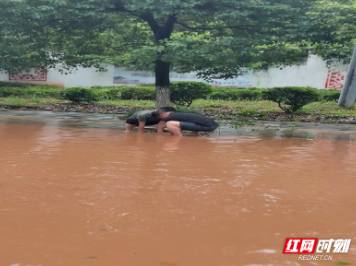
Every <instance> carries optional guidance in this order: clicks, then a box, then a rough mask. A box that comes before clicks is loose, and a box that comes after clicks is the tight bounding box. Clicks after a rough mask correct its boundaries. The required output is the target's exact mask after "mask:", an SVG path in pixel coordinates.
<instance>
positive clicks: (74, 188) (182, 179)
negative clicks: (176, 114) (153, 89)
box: [0, 123, 356, 266]
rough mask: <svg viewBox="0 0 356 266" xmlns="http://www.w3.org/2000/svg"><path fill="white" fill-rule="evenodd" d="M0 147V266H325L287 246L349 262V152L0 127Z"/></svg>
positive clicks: (352, 158)
mask: <svg viewBox="0 0 356 266" xmlns="http://www.w3.org/2000/svg"><path fill="white" fill-rule="evenodd" d="M0 143H1V156H0V218H1V219H0V235H1V240H0V250H2V256H1V258H0V265H4V266H10V265H11V266H14V265H16V266H25V265H31V266H39V265H41V266H47V265H48V266H57V265H58V266H63V265H71V266H82V265H95V266H96V265H98V266H103V265H105V266H114V265H115V266H116V265H128V266H131V265H132V266H136V265H137V266H141V265H149V266H151V265H152V266H154V265H182V266H185V265H186V266H235V265H236V266H241V265H250V266H251V265H274V266H276V265H331V262H323V261H313V262H312V261H299V260H298V255H284V254H282V248H283V246H284V241H285V239H286V238H287V237H315V238H326V239H329V238H334V239H336V238H351V239H352V240H351V246H350V249H349V252H348V253H347V254H335V255H334V256H333V259H334V261H348V262H353V261H354V259H355V256H356V244H355V243H356V215H355V213H354V206H355V204H356V198H355V185H356V180H355V162H356V142H352V141H330V140H305V139H273V138H255V137H235V136H230V137H229V136H224V137H220V138H218V137H216V138H215V137H214V138H195V137H184V138H173V137H170V136H166V135H164V136H159V135H156V134H154V133H151V134H142V135H138V134H124V133H122V132H121V131H119V130H110V129H93V128H91V129H90V128H82V129H81V128H68V127H65V128H64V127H56V126H44V125H39V124H37V125H34V124H32V125H31V124H28V125H20V124H7V123H0Z"/></svg>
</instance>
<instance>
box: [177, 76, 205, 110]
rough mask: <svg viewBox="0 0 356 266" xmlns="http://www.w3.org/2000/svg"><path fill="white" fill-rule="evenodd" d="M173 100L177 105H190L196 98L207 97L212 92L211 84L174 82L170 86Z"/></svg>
mask: <svg viewBox="0 0 356 266" xmlns="http://www.w3.org/2000/svg"><path fill="white" fill-rule="evenodd" d="M170 89H171V101H172V102H173V103H174V104H175V105H177V106H185V107H187V108H188V107H189V106H190V105H191V104H192V103H193V101H194V100H196V99H203V98H206V97H207V96H208V95H209V94H210V93H211V92H212V87H211V85H208V84H205V83H203V82H194V81H192V82H184V81H182V82H173V83H171V86H170Z"/></svg>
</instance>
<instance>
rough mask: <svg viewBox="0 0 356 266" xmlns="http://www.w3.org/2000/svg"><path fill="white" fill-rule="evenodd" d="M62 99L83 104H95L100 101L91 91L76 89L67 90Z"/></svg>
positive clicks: (64, 91) (63, 92)
mask: <svg viewBox="0 0 356 266" xmlns="http://www.w3.org/2000/svg"><path fill="white" fill-rule="evenodd" d="M62 97H63V99H65V100H69V101H71V102H74V103H82V102H87V103H91V102H95V101H97V100H98V98H97V96H96V94H95V92H94V91H92V90H91V89H86V88H81V87H74V88H70V89H65V90H63V91H62Z"/></svg>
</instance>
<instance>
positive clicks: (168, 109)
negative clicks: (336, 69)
mask: <svg viewBox="0 0 356 266" xmlns="http://www.w3.org/2000/svg"><path fill="white" fill-rule="evenodd" d="M158 111H163V112H175V111H176V109H175V108H173V107H170V106H166V107H161V108H159V110H158Z"/></svg>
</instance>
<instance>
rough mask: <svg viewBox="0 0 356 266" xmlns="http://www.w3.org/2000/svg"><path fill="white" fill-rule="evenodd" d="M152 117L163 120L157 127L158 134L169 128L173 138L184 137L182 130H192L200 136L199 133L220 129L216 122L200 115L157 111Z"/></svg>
mask: <svg viewBox="0 0 356 266" xmlns="http://www.w3.org/2000/svg"><path fill="white" fill-rule="evenodd" d="M152 116H153V117H154V118H159V119H160V120H161V121H160V122H159V123H158V125H157V132H158V133H162V132H163V129H164V127H167V129H168V131H169V132H170V133H171V134H172V135H173V136H182V130H190V131H192V132H194V133H195V135H198V132H199V131H208V132H209V131H214V130H215V129H216V128H217V127H218V124H217V123H216V122H215V121H214V120H212V119H210V118H207V117H205V116H203V115H198V114H190V113H175V112H172V111H157V112H154V113H152Z"/></svg>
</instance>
